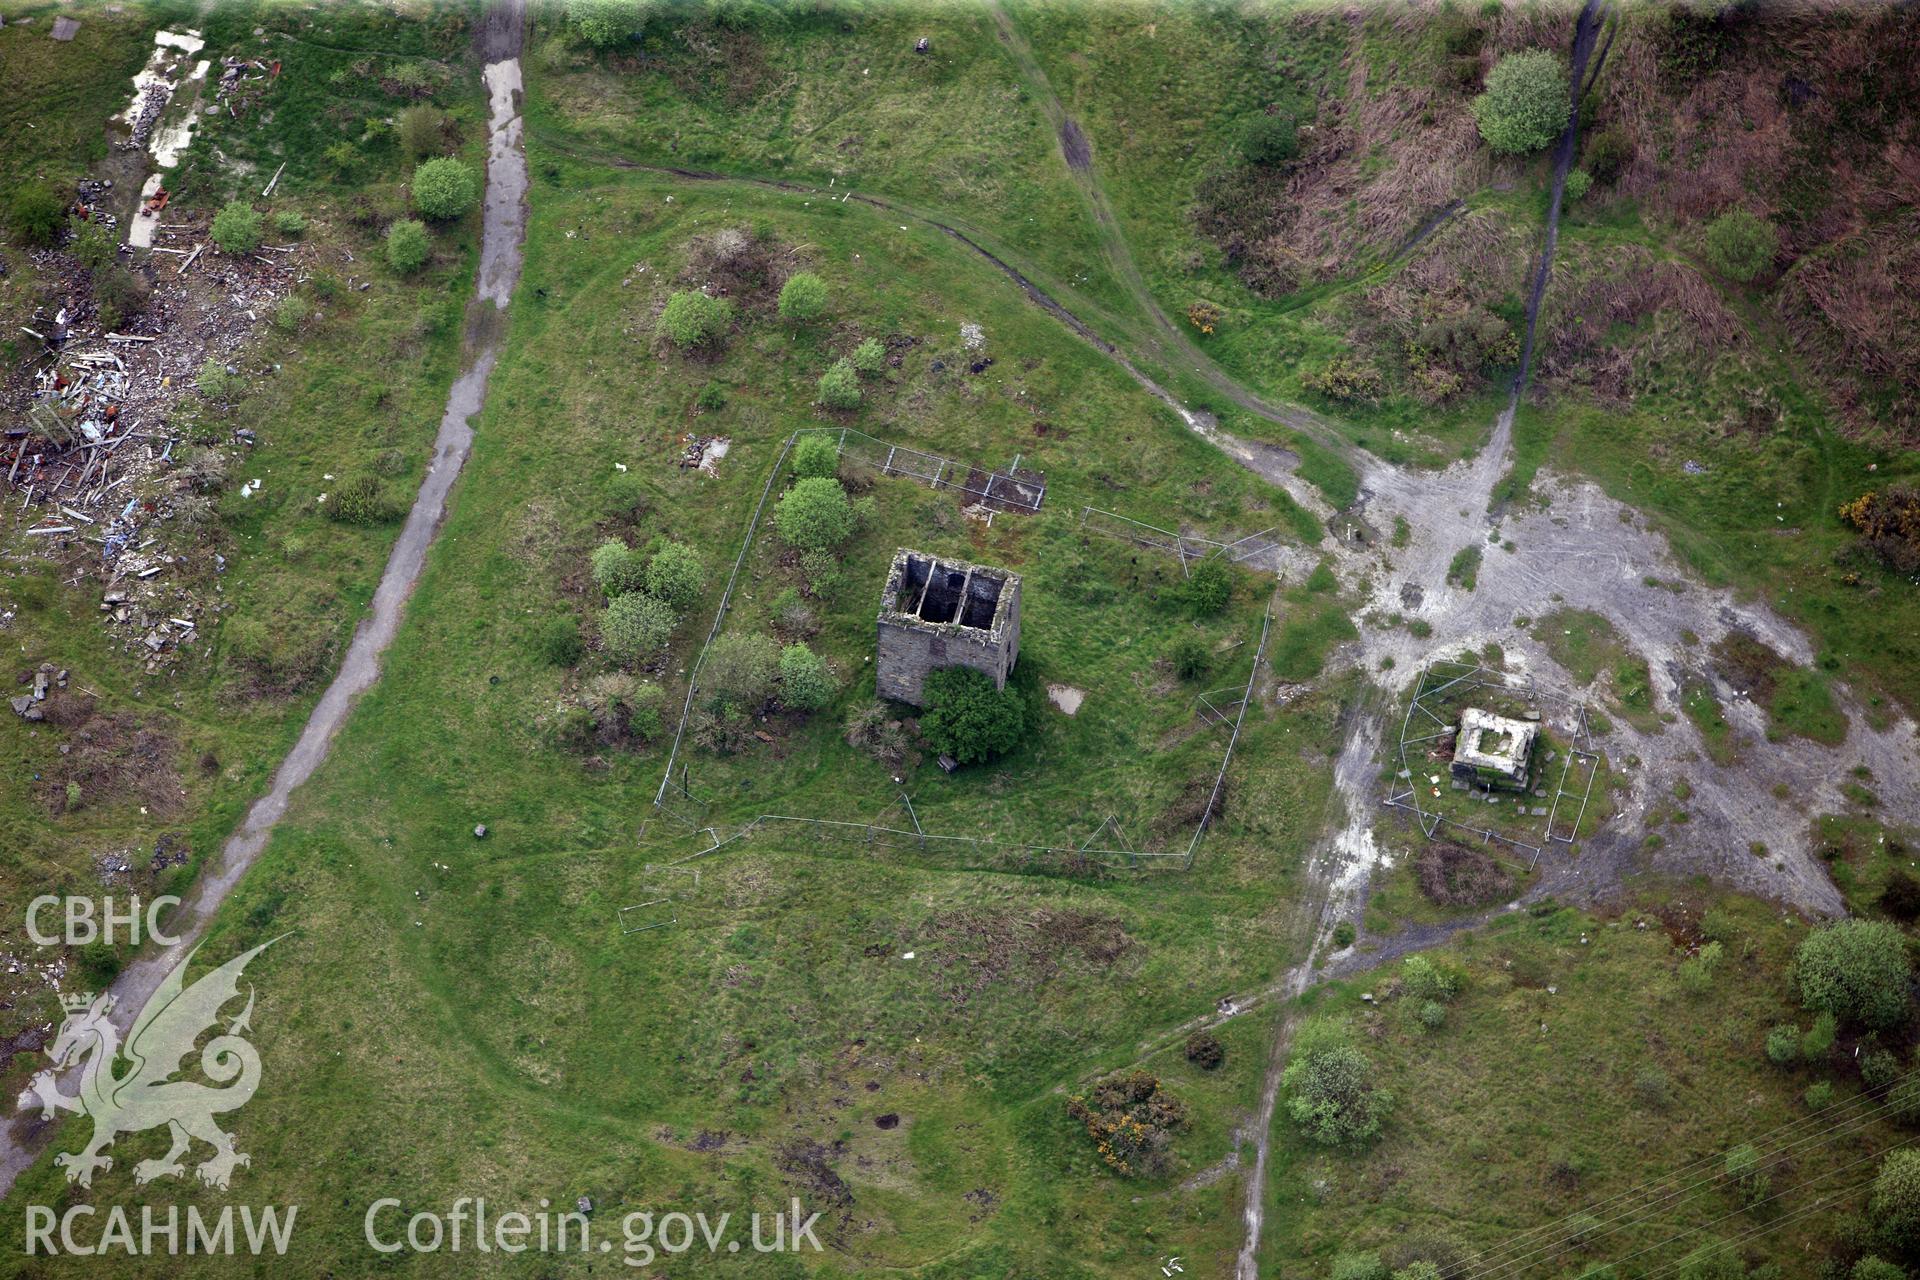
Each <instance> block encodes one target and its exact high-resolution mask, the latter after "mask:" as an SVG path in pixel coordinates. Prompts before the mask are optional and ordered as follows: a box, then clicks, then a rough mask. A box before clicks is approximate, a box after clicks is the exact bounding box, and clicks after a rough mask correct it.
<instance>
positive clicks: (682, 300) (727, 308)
mask: <svg viewBox="0 0 1920 1280" xmlns="http://www.w3.org/2000/svg"><path fill="white" fill-rule="evenodd" d="M732 322H733V303H732V302H730V301H728V300H727V299H725V298H713V297H709V296H707V295H706V294H704V293H700V292H698V291H696V290H691V289H683V290H681V291H680V292H679V293H676V294H674V295H673V296H672V297H671V298H668V299H667V305H666V308H665V309H664V310H663V311H661V312H660V328H661V330H662V332H664V333H665V334H666V335H667V339H668V341H670V342H672V343H673V345H674V346H676V347H679V348H681V349H682V350H689V349H691V348H694V347H703V346H707V345H709V344H710V343H713V342H715V341H717V340H718V339H719V338H720V336H721V335H722V334H724V333H725V332H726V330H727V326H728V325H729V324H731V323H732Z"/></svg>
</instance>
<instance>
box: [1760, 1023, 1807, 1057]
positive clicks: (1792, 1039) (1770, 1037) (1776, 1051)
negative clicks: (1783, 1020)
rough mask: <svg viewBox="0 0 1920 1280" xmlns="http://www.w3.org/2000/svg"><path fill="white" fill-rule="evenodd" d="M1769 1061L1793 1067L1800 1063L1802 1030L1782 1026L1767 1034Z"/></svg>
mask: <svg viewBox="0 0 1920 1280" xmlns="http://www.w3.org/2000/svg"><path fill="white" fill-rule="evenodd" d="M1767 1061H1768V1062H1771V1063H1772V1064H1773V1065H1774V1066H1776V1067H1791V1066H1794V1065H1796V1064H1797V1063H1798V1062H1799V1061H1800V1028H1798V1027H1795V1026H1788V1025H1782V1026H1778V1027H1775V1028H1774V1029H1773V1030H1771V1031H1769V1032H1767Z"/></svg>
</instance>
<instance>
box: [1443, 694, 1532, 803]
mask: <svg viewBox="0 0 1920 1280" xmlns="http://www.w3.org/2000/svg"><path fill="white" fill-rule="evenodd" d="M1539 734H1540V726H1538V725H1536V724H1531V723H1529V722H1527V721H1525V720H1513V719H1509V718H1508V717H1506V716H1497V715H1494V714H1493V713H1492V712H1491V711H1482V710H1480V708H1478V707H1468V708H1467V709H1466V710H1465V711H1462V712H1461V713H1460V734H1459V736H1458V737H1457V738H1456V739H1455V740H1454V746H1453V776H1454V777H1456V778H1459V779H1461V780H1462V781H1465V782H1477V783H1479V784H1480V785H1481V786H1486V787H1502V788H1510V789H1513V790H1519V791H1525V790H1526V789H1527V786H1528V784H1529V782H1530V779H1531V776H1532V768H1533V743H1534V740H1535V739H1536V738H1537V737H1538V736H1539Z"/></svg>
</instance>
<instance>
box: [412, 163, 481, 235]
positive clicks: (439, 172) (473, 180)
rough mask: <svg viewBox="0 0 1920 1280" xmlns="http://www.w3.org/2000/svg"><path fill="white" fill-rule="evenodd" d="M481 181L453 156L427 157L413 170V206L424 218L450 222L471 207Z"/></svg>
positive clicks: (478, 194) (478, 192) (467, 166)
mask: <svg viewBox="0 0 1920 1280" xmlns="http://www.w3.org/2000/svg"><path fill="white" fill-rule="evenodd" d="M479 196H480V180H479V179H478V178H477V177H475V176H474V172H473V169H472V167H471V166H469V165H467V164H466V163H464V162H463V161H459V160H455V159H454V158H453V157H452V156H441V157H439V158H438V159H435V160H428V161H426V162H425V163H423V164H421V165H420V166H419V167H418V168H416V169H415V170H414V171H413V207H414V208H415V209H417V210H419V211H420V215H421V216H422V217H424V218H430V219H432V220H433V221H435V222H451V221H452V220H453V219H455V218H458V217H462V216H464V215H465V214H466V212H467V210H469V209H471V208H473V204H474V201H475V200H477V199H478V198H479Z"/></svg>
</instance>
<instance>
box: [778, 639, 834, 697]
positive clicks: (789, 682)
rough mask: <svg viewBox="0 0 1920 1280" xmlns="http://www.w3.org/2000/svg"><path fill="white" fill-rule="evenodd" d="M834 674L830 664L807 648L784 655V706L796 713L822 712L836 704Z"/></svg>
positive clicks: (791, 647)
mask: <svg viewBox="0 0 1920 1280" xmlns="http://www.w3.org/2000/svg"><path fill="white" fill-rule="evenodd" d="M833 693H834V688H833V672H832V671H831V670H829V669H828V667H827V660H826V659H825V658H822V657H821V656H820V655H819V654H817V653H815V652H814V651H813V650H811V649H809V648H807V646H806V645H804V644H790V645H788V646H787V647H786V648H784V649H782V650H781V651H780V702H781V705H783V706H785V707H787V708H789V709H790V710H793V711H818V710H819V709H820V708H822V707H824V706H826V705H827V704H828V703H829V702H832V701H833Z"/></svg>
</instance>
